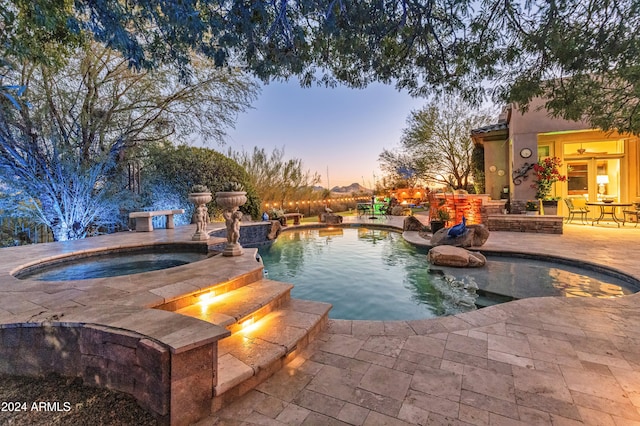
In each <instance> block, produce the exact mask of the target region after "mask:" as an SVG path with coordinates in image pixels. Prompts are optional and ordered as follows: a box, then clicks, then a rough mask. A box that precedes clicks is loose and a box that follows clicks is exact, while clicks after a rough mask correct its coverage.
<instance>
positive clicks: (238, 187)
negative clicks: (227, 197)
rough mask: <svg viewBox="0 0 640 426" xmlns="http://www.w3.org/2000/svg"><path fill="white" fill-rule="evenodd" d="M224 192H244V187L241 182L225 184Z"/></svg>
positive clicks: (223, 186)
mask: <svg viewBox="0 0 640 426" xmlns="http://www.w3.org/2000/svg"><path fill="white" fill-rule="evenodd" d="M222 191H225V192H244V185H243V184H241V183H240V182H235V181H231V182H225V183H224V185H222Z"/></svg>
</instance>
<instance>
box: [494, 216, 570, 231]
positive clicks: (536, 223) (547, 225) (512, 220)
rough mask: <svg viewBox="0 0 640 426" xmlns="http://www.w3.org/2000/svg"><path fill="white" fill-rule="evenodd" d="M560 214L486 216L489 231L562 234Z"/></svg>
mask: <svg viewBox="0 0 640 426" xmlns="http://www.w3.org/2000/svg"><path fill="white" fill-rule="evenodd" d="M563 219H564V218H563V217H562V216H538V215H536V216H527V215H523V214H507V215H504V214H503V215H493V216H489V217H488V221H487V224H488V227H489V231H511V232H532V233H540V234H562V223H563Z"/></svg>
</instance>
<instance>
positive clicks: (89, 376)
mask: <svg viewBox="0 0 640 426" xmlns="http://www.w3.org/2000/svg"><path fill="white" fill-rule="evenodd" d="M170 368H171V353H170V351H169V349H168V348H166V347H164V346H162V345H160V344H158V343H157V342H154V341H152V340H150V339H148V338H146V337H144V336H142V335H140V334H137V333H132V332H128V331H125V330H118V329H112V328H108V327H103V326H98V325H82V324H74V325H65V324H41V323H23V324H9V325H7V324H5V325H1V326H0V373H3V374H13V375H16V374H18V375H26V376H44V375H45V374H48V373H52V372H55V373H58V374H60V375H63V376H67V377H80V378H82V380H83V382H84V383H85V384H87V385H90V386H99V387H106V388H109V389H114V390H117V391H120V392H125V393H128V394H130V395H132V396H133V397H134V398H136V400H137V401H138V403H139V404H140V405H141V406H142V407H143V408H146V409H148V410H149V411H151V412H153V413H154V414H155V415H156V416H157V417H158V419H159V420H163V419H164V420H167V421H168V417H167V416H168V414H169V410H170V405H169V404H170V400H169V398H170V388H171V370H170ZM210 377H211V376H210ZM209 382H211V379H209Z"/></svg>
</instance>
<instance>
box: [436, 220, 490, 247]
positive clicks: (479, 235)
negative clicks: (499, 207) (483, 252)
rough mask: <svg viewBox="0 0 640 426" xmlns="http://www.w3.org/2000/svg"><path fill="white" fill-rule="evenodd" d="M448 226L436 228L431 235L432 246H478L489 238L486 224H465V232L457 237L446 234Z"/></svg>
mask: <svg viewBox="0 0 640 426" xmlns="http://www.w3.org/2000/svg"><path fill="white" fill-rule="evenodd" d="M448 232H449V228H443V229H440V230H438V231H437V232H436V233H435V234H433V236H432V237H431V245H432V246H440V245H448V246H455V247H480V246H481V245H483V244H484V243H486V242H487V239H488V238H489V230H488V229H487V227H486V226H484V225H482V224H479V225H467V230H466V232H465V233H463V234H462V235H460V236H458V237H453V238H452V237H450V236H449V235H448Z"/></svg>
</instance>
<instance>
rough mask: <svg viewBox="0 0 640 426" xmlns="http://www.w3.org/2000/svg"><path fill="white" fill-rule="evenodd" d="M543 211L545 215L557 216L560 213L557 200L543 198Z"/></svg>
mask: <svg viewBox="0 0 640 426" xmlns="http://www.w3.org/2000/svg"><path fill="white" fill-rule="evenodd" d="M542 212H543V214H545V215H552V216H555V215H557V214H558V201H557V200H542Z"/></svg>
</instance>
